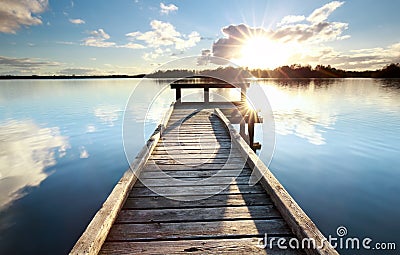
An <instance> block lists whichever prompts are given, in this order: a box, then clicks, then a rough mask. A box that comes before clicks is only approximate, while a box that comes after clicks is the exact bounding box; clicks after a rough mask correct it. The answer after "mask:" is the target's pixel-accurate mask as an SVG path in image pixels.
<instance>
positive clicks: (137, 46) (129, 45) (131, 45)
mask: <svg viewBox="0 0 400 255" xmlns="http://www.w3.org/2000/svg"><path fill="white" fill-rule="evenodd" d="M117 47H118V48H128V49H144V48H145V47H144V46H143V45H142V44H139V43H132V42H129V43H127V44H124V45H120V46H117Z"/></svg>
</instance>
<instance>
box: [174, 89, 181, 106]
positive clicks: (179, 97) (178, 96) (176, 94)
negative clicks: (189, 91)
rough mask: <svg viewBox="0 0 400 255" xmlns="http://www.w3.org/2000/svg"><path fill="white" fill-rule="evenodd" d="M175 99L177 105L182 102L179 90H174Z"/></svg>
mask: <svg viewBox="0 0 400 255" xmlns="http://www.w3.org/2000/svg"><path fill="white" fill-rule="evenodd" d="M175 98H176V102H179V103H181V102H182V93H181V88H176V89H175Z"/></svg>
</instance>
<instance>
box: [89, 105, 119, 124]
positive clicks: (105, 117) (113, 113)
mask: <svg viewBox="0 0 400 255" xmlns="http://www.w3.org/2000/svg"><path fill="white" fill-rule="evenodd" d="M122 113H123V110H122V109H121V108H119V107H118V106H115V105H102V106H99V107H97V108H96V109H94V115H95V116H96V117H97V118H99V119H100V120H101V121H102V122H103V123H104V124H106V125H107V126H110V127H113V126H114V124H115V122H116V121H118V119H119V117H120V115H122Z"/></svg>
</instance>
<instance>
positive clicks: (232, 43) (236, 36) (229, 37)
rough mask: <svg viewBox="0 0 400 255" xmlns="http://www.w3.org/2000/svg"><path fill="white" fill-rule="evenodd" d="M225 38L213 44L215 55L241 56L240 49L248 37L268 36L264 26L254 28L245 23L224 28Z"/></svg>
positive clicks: (223, 56)
mask: <svg viewBox="0 0 400 255" xmlns="http://www.w3.org/2000/svg"><path fill="white" fill-rule="evenodd" d="M222 33H223V34H224V35H225V38H221V39H218V40H217V41H216V42H214V44H213V46H212V53H213V56H214V57H222V58H227V59H234V58H238V57H240V49H241V47H242V45H243V43H244V42H245V41H246V39H247V38H249V37H251V36H254V35H259V36H261V35H265V36H268V35H269V34H268V32H267V31H266V30H265V29H264V28H253V27H249V26H247V25H245V24H240V25H230V26H227V27H224V28H222Z"/></svg>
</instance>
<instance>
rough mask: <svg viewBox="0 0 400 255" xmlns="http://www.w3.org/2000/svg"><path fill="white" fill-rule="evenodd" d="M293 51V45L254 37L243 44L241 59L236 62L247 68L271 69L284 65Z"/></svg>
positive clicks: (262, 37) (263, 37)
mask: <svg viewBox="0 0 400 255" xmlns="http://www.w3.org/2000/svg"><path fill="white" fill-rule="evenodd" d="M293 50H294V48H293V45H289V44H288V43H286V44H283V43H281V42H277V41H273V40H271V39H269V38H268V37H265V36H257V35H256V36H251V37H249V38H248V39H247V40H246V41H244V42H243V46H242V48H241V52H240V54H241V58H240V59H237V60H236V61H237V62H238V63H239V64H240V65H242V66H247V67H249V68H263V69H273V68H276V67H278V66H281V65H284V64H285V63H286V62H287V60H288V59H289V57H290V56H291V55H292V54H293Z"/></svg>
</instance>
